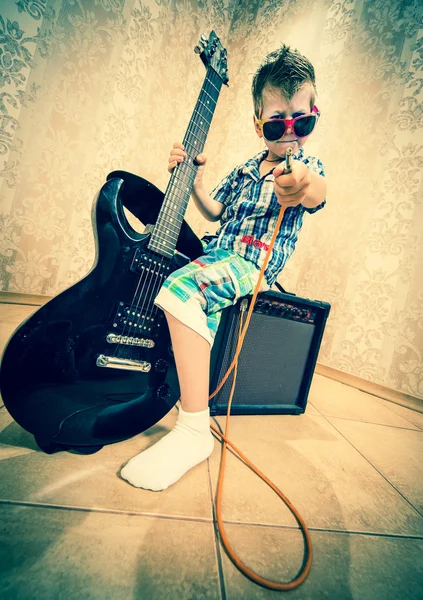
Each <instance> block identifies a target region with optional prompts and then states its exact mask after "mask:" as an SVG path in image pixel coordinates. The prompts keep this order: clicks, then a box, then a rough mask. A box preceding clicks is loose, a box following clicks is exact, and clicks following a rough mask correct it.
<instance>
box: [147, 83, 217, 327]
mask: <svg viewBox="0 0 423 600" xmlns="http://www.w3.org/2000/svg"><path fill="white" fill-rule="evenodd" d="M207 75H208V74H207ZM208 84H209V77H208V76H206V78H205V82H204V84H203V87H202V90H201V91H200V95H199V98H198V100H197V104H196V106H195V108H194V112H193V117H192V119H191V121H190V124H189V126H188V130H187V134H186V136H185V140H184V144H186V143H188V144H190V145H191V146H192V147H194V146H193V144H192V143H191V142H190V136H192V135H194V136H195V134H193V132H192V131H190V129H191V128H192V127H193V126H194V125H197V126H198V127H199V124H197V123H196V119H198V118H200V119H203V120H204V121H206V122H207V125H208V126H210V123H211V121H208V119H207V118H206V117H205V116H203V115H202V114H201V113H200V112H199V111H198V110H197V107H198V106H199V105H200V104H201V103H202V98H204V96H205V94H207V95H208V96H209V97H211V96H210V94H208V92H207V88H208V87H209V88H210V85H208ZM210 91H211V89H210ZM204 92H205V93H204ZM213 101H214V105H215V106H216V103H217V98H216V99H213ZM208 110H209V109H208ZM210 112H211V114H213V111H210ZM197 115H199V117H197ZM200 123H201V124H202V123H203V121H200ZM200 129H201V128H200ZM202 131H203V134H204V139H200V138H198V137H197V140H198V141H200V144H201V145H203V144H204V142H205V139H206V136H207V133H206V132H205V131H204V130H202ZM200 135H201V134H200ZM195 137H196V136H195ZM199 153H200V151H198V152H197V154H196V155H198V154H199ZM187 154H189V153H188V151H187ZM190 158H193V157H190ZM178 167H179V168H178V171H179V173H181V174H182V178H180V177H178V174H179V173H178V172H175V171H174V177H173V178H172V180H171V182H170V185H169V189H168V191H167V194H166V195H167V197H168V200H169V202H168V203H167V205H166V204H165V206H164V210H163V213H162V218H163V220H164V221H166V228H168V227H174V228H177V226H176V225H173V224H171V221H173V219H174V218H175V213H176V215H177V216H176V220H177V221H178V220H179V218H181V219H180V220H181V221H182V220H183V216H184V214H185V210H184V209H182V210H181V208H180V206H178V204H177V203H175V204H173V207H172V200H175V201H178V200H180V199H181V198H180V196H179V194H178V190H180V191H181V192H183V193H185V190H183V189H182V188H181V187H179V185H178V184H177V183H176V181H178V182H181V185H186V184H187V183H188V184H192V182H190V181H189V180H190V177H192V173H190V170H191V171H192V170H193V168H192V167H191V165H190V164H189V163H180V164H179V165H178ZM194 179H195V175H194ZM187 191H189V187H188V188H187ZM172 196H175V198H174V199H173V198H172ZM175 209H176V211H175ZM178 209H179V210H178ZM178 213H179V214H178ZM170 215H172V216H170ZM179 230H180V226H179ZM160 234H161V235H165V236H166V237H170V238H172V237H173V236H172V235H171V232H169V229H166V233H165V231H164V227H163V226H160V224H159V226H158V228H157V229H156V230H155V231H154V235H155V237H157V236H159V235H160ZM152 241H153V244H154V240H152ZM172 241H173V242H175V240H172ZM159 243H160V242H159ZM175 245H176V244H175ZM163 277H164V275H160V278H159V277H157V278H156V284H155V285H154V287H153V292H152V293H151V294H150V296H147V294H146V295H144V303H143V306H144V305H145V304H146V303H147V306H148V305H150V303H151V301H152V300H153V304H152V306H153V308H152V311H151V314H152V317H153V320H154V321H155V319H156V318H157V315H158V313H159V310H160V309H159V308H158V307H157V306H155V305H154V299H155V297H156V296H157V293H158V291H159V290H160V288H161V286H162V284H163ZM143 312H144V311H141V313H143ZM143 327H144V323H143V325H142V327H141V329H143Z"/></svg>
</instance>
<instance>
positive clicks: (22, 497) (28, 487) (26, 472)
mask: <svg viewBox="0 0 423 600" xmlns="http://www.w3.org/2000/svg"><path fill="white" fill-rule="evenodd" d="M176 418H177V410H176V408H175V407H174V408H173V409H172V410H171V412H170V413H169V414H168V415H166V416H165V417H164V418H163V419H162V420H161V421H159V423H157V424H156V425H154V427H151V428H150V429H149V430H147V431H146V432H144V433H142V434H140V435H137V436H135V437H134V438H132V439H130V440H126V441H125V442H121V443H118V444H112V445H109V446H104V447H103V448H102V450H100V451H99V452H97V453H96V454H92V455H89V456H82V455H79V454H74V453H70V452H58V453H56V454H51V455H47V454H45V453H43V452H41V451H40V450H38V447H37V445H36V443H35V441H34V438H33V436H32V435H31V434H30V433H28V432H26V431H24V430H23V429H22V428H21V427H20V426H19V425H18V424H17V423H15V422H14V421H13V420H12V418H11V417H10V416H9V415H8V414H7V413H6V414H5V413H4V412H2V413H0V429H1V431H0V482H1V483H0V499H3V500H19V501H30V502H37V503H46V504H57V505H64V506H79V507H88V508H106V509H113V510H118V511H136V512H146V513H154V514H158V513H159V514H166V515H176V516H178V515H183V516H190V517H196V518H204V519H211V518H212V512H211V498H210V485H209V475H208V466H207V462H206V461H205V462H203V463H201V464H200V465H197V466H196V467H194V468H193V469H191V470H190V471H189V472H188V473H187V474H186V475H185V476H184V477H183V478H182V479H181V480H180V481H178V482H177V483H175V484H174V485H173V486H171V487H169V488H168V489H167V490H163V491H162V492H152V491H148V490H142V489H138V488H134V487H132V486H131V485H130V484H129V483H127V482H126V481H125V480H124V479H121V478H120V477H119V472H120V469H121V468H122V466H123V465H124V464H125V463H126V462H128V460H129V459H130V458H132V457H133V456H135V455H136V454H138V453H139V452H141V451H142V450H143V449H145V448H146V447H147V446H150V445H152V444H153V443H155V442H156V441H158V439H159V438H161V437H162V436H163V435H165V434H166V433H167V432H168V431H170V430H171V429H172V427H173V425H174V423H175V421H176Z"/></svg>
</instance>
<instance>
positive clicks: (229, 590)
mask: <svg viewBox="0 0 423 600" xmlns="http://www.w3.org/2000/svg"><path fill="white" fill-rule="evenodd" d="M226 533H227V535H228V538H229V543H230V544H231V545H232V546H233V548H234V549H235V551H237V552H238V553H239V557H240V558H241V560H242V561H243V562H245V563H246V564H247V566H249V567H250V568H252V569H253V570H254V571H256V572H257V573H258V574H259V575H261V576H263V577H266V578H268V579H272V580H274V581H282V582H287V581H290V580H292V579H294V578H295V577H296V576H297V575H298V573H299V570H300V567H301V564H302V559H303V553H304V542H303V537H302V535H301V533H300V531H299V530H292V529H283V528H274V527H260V526H251V525H250V526H248V525H228V526H227V528H226ZM311 539H312V544H313V562H312V565H311V570H310V572H309V575H308V577H307V579H306V580H305V582H304V583H303V584H302V585H301V586H299V587H297V588H296V589H294V590H292V591H290V592H289V598H294V599H298V600H323V599H326V600H399V599H400V598H401V599H402V598H407V599H408V600H420V599H421V590H422V586H423V562H422V560H421V556H422V552H423V540H422V539H410V538H395V537H379V536H369V535H354V534H347V533H330V532H322V531H311ZM222 556H223V571H224V582H225V590H226V597H227V600H238V599H239V598H242V599H243V600H261V599H270V598H276V597H279V596H276V594H277V593H278V592H276V591H273V590H270V589H268V588H264V587H262V586H260V585H258V584H256V583H254V582H253V581H251V580H250V579H247V578H246V577H245V575H243V574H242V573H241V572H240V571H238V569H237V568H236V567H235V566H234V565H233V563H232V562H231V561H230V559H229V558H228V557H227V556H226V553H225V552H223V551H222Z"/></svg>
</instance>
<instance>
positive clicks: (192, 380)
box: [165, 311, 210, 412]
mask: <svg viewBox="0 0 423 600" xmlns="http://www.w3.org/2000/svg"><path fill="white" fill-rule="evenodd" d="M165 315H166V319H167V323H168V325H169V330H170V336H171V339H172V348H173V353H174V356H175V362H176V369H177V371H178V379H179V386H180V389H181V404H182V408H183V410H185V411H187V412H199V411H201V410H205V409H206V408H207V407H208V405H209V376H210V344H209V343H208V341H207V340H206V339H205V338H203V337H202V336H201V335H199V334H198V333H197V332H196V331H194V330H193V329H190V328H189V327H187V326H186V325H185V324H184V323H182V322H181V321H178V319H175V317H173V316H172V315H171V314H169V313H168V312H166V311H165Z"/></svg>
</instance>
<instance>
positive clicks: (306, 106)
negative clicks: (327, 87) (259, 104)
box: [254, 83, 313, 160]
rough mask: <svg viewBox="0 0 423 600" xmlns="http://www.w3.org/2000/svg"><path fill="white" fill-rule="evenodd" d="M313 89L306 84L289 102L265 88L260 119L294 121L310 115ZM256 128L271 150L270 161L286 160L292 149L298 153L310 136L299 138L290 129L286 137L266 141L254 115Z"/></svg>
mask: <svg viewBox="0 0 423 600" xmlns="http://www.w3.org/2000/svg"><path fill="white" fill-rule="evenodd" d="M312 92H313V87H312V85H311V84H309V83H307V84H305V85H304V86H303V87H302V88H301V89H300V90H298V92H297V93H296V94H295V96H294V97H293V98H292V100H291V102H289V103H288V102H287V101H286V100H285V98H284V96H282V94H281V92H280V91H279V90H277V89H274V88H269V87H267V88H265V89H264V91H263V112H262V114H261V116H260V119H263V120H266V119H277V118H283V119H293V118H295V117H299V116H300V115H301V114H303V115H304V114H308V113H310V102H311V98H312ZM254 127H255V130H256V133H257V135H258V136H259V137H261V138H263V139H264V143H265V144H266V146H267V147H268V148H269V154H268V159H269V160H276V159H277V158H284V157H285V153H286V150H287V148H292V151H293V152H294V153H295V152H298V150H299V149H300V148H301V147H302V146H304V144H305V143H306V141H307V140H308V138H309V137H310V135H311V134H310V135H308V136H307V137H301V138H299V137H297V136H296V135H295V133H294V132H293V131H292V128H291V127H288V128H287V130H286V131H285V133H284V135H283V136H282V137H281V138H280V139H279V140H276V141H274V142H270V141H268V140H266V138H265V137H264V136H263V132H262V130H261V127H260V125H259V124H258V123H257V118H256V116H255V115H254Z"/></svg>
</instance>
